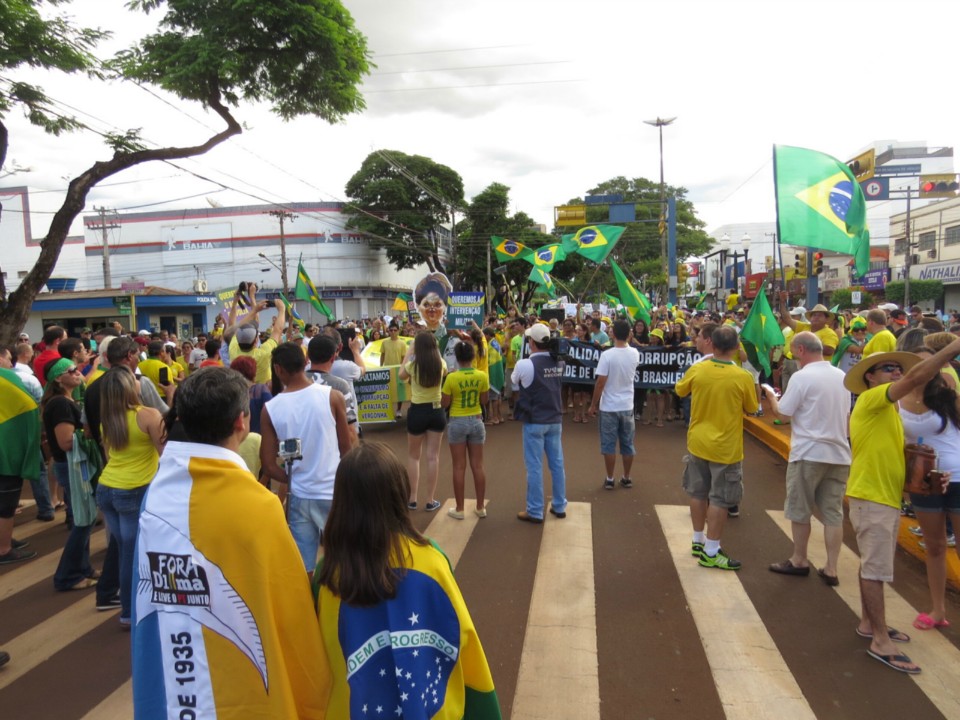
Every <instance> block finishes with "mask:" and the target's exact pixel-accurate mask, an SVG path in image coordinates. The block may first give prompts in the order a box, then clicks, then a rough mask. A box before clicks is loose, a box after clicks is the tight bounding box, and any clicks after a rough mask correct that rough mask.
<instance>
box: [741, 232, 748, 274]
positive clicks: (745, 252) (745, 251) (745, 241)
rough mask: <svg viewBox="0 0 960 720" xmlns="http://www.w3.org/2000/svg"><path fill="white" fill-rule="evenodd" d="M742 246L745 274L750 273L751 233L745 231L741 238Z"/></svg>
mask: <svg viewBox="0 0 960 720" xmlns="http://www.w3.org/2000/svg"><path fill="white" fill-rule="evenodd" d="M740 247H742V248H743V275H744V277H746V276H747V275H749V274H750V233H744V234H743V237H742V238H740Z"/></svg>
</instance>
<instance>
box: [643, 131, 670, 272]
mask: <svg viewBox="0 0 960 720" xmlns="http://www.w3.org/2000/svg"><path fill="white" fill-rule="evenodd" d="M674 120H676V118H675V117H672V118H661V117H658V118H657V119H656V120H644V121H643V122H644V123H645V124H647V125H652V126H653V127H655V128H657V129H658V131H659V133H660V225H659V230H660V257H661V258H663V267H664V274H665V275H666V276H667V286H668V287H669V285H670V268H669V267H668V265H667V232H666V226H665V222H666V212H667V208H666V204H665V201H666V196H667V186H666V185H665V184H664V179H663V128H664V126H665V125H669V124H670V123H672V122H673V121H674Z"/></svg>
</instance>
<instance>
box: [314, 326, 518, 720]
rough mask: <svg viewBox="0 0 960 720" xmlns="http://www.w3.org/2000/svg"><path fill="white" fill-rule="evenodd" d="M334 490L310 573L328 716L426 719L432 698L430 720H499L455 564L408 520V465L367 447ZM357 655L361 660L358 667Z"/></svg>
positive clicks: (343, 463)
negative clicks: (383, 710) (326, 668)
mask: <svg viewBox="0 0 960 720" xmlns="http://www.w3.org/2000/svg"><path fill="white" fill-rule="evenodd" d="M425 334H426V333H425ZM428 335H429V334H428ZM418 337H419V336H418ZM430 337H432V335H430ZM334 483H335V484H334V492H333V505H332V506H331V508H330V516H329V517H328V519H327V524H326V527H325V529H324V531H323V559H322V560H321V561H320V564H319V565H318V567H317V570H316V572H315V573H314V582H315V590H316V594H317V615H318V618H319V622H320V635H321V637H322V638H323V642H324V645H325V647H326V650H327V657H329V658H330V660H331V662H330V666H331V668H332V670H333V686H332V689H331V695H330V700H329V702H328V704H327V707H326V710H327V716H328V717H337V718H340V717H361V716H362V715H363V708H365V707H366V705H367V704H370V705H371V706H372V705H373V704H374V703H376V704H381V698H383V702H382V704H383V705H384V707H386V706H387V701H388V700H389V701H390V702H392V703H396V708H397V709H396V712H397V714H398V715H400V714H402V715H404V716H407V717H426V714H425V712H424V709H423V699H422V697H423V696H422V693H423V692H424V691H426V692H427V693H428V694H429V695H430V696H431V697H432V700H433V702H432V703H431V705H430V707H431V713H430V714H431V716H433V715H434V714H436V715H438V716H442V717H456V718H465V719H466V720H469V719H470V718H477V717H499V716H500V710H499V703H498V701H497V696H496V691H495V690H494V686H493V678H492V677H491V675H490V668H489V666H488V665H487V660H486V657H485V656H484V653H483V647H482V646H481V644H480V639H479V637H478V636H477V632H476V628H475V627H474V625H473V620H472V619H471V617H470V613H469V611H468V610H467V607H466V604H465V603H464V601H463V596H462V595H461V593H460V588H459V587H458V586H457V582H456V580H455V579H454V577H453V571H452V570H451V569H450V563H449V561H448V560H447V558H446V556H445V555H444V554H443V552H442V551H441V550H440V549H439V548H438V547H436V546H435V545H433V544H432V543H431V542H430V541H429V540H427V539H426V538H425V537H423V536H422V535H421V534H420V533H419V532H418V531H417V529H416V528H415V527H414V526H413V523H412V522H411V520H410V515H409V513H408V512H407V508H406V503H407V498H408V497H409V496H410V486H409V483H408V479H407V473H406V470H405V469H404V467H403V464H402V463H401V462H400V460H399V459H398V458H397V457H396V455H394V454H393V452H392V451H391V450H390V448H389V447H387V446H386V445H384V444H382V443H361V444H360V445H359V446H358V447H356V448H354V449H353V450H351V451H350V452H349V453H347V454H346V455H344V457H343V458H342V459H341V460H340V465H339V466H338V467H337V475H336V480H335V481H334ZM383 637H386V638H387V641H386V644H385V645H384V644H379V645H377V644H376V643H374V644H375V645H376V648H375V649H374V651H373V652H374V653H375V654H374V655H370V654H364V652H363V649H364V648H365V647H367V646H368V645H369V643H370V642H371V638H373V639H376V638H383ZM390 638H395V640H394V643H393V644H392V645H391V642H390ZM381 648H382V649H383V652H377V651H378V650H379V649H381ZM359 657H363V658H365V660H363V661H361V662H360V663H359V664H356V663H355V662H354V659H355V658H359ZM348 663H351V664H353V666H352V667H351V668H350V670H349V674H348V669H347V665H348ZM414 683H415V684H416V685H414ZM389 707H390V708H391V711H392V709H393V707H394V705H393V704H391V705H390V706H389ZM371 712H372V710H371Z"/></svg>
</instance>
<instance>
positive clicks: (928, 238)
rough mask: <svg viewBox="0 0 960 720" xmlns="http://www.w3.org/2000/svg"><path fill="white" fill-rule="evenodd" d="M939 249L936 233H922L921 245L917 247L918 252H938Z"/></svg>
mask: <svg viewBox="0 0 960 720" xmlns="http://www.w3.org/2000/svg"><path fill="white" fill-rule="evenodd" d="M936 248H937V233H935V232H925V233H920V245H919V247H917V249H918V250H936Z"/></svg>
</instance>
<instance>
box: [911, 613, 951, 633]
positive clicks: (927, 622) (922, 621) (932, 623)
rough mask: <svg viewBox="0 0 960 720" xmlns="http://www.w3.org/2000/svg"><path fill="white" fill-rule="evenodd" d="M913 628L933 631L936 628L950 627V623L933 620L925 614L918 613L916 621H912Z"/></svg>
mask: <svg viewBox="0 0 960 720" xmlns="http://www.w3.org/2000/svg"><path fill="white" fill-rule="evenodd" d="M913 626H914V627H915V628H916V629H917V630H934V629H936V628H944V627H950V621H949V620H934V619H933V618H932V617H930V616H929V615H927V614H926V613H920V614H919V615H917V618H916V620H914V621H913Z"/></svg>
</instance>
